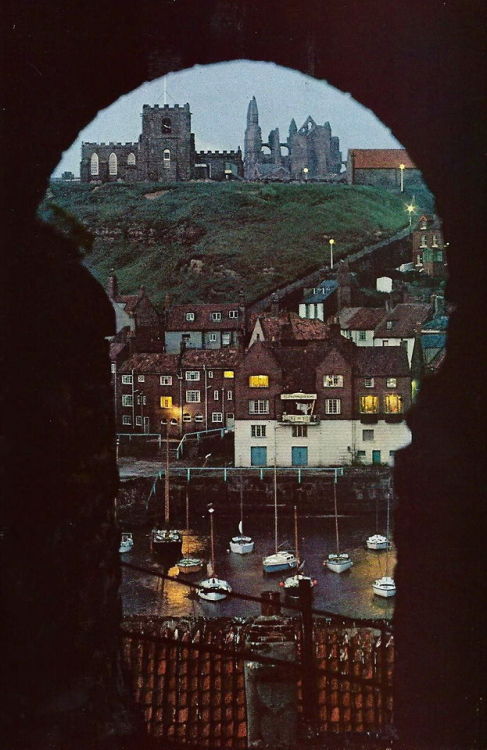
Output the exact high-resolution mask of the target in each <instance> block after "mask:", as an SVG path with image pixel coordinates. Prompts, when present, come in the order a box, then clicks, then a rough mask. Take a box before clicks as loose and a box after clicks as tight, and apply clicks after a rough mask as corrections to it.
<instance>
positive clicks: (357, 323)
mask: <svg viewBox="0 0 487 750" xmlns="http://www.w3.org/2000/svg"><path fill="white" fill-rule="evenodd" d="M386 315H387V311H386V310H385V309H384V308H383V307H359V308H357V310H356V312H354V313H353V314H352V315H351V316H350V317H349V318H348V319H347V320H345V321H344V322H343V323H341V327H342V328H343V329H344V330H354V331H355V330H356V331H360V330H362V331H369V330H370V331H373V330H374V329H375V327H376V326H377V325H378V324H379V323H380V322H381V320H382V319H383V318H384V317H385V316H386Z"/></svg>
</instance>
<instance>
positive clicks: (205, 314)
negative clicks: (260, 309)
mask: <svg viewBox="0 0 487 750" xmlns="http://www.w3.org/2000/svg"><path fill="white" fill-rule="evenodd" d="M230 310H238V313H239V314H238V317H237V318H229V317H228V313H229V312H230ZM190 312H192V313H194V320H186V313H190ZM214 312H215V313H216V312H220V313H221V315H222V319H221V320H211V313H214ZM242 323H243V321H242V312H241V310H240V307H239V303H238V302H216V303H215V304H211V305H191V304H187V305H173V306H172V307H170V308H169V309H168V310H167V311H166V330H167V331H218V330H222V329H223V330H229V329H230V330H233V329H238V328H240V327H241V326H242Z"/></svg>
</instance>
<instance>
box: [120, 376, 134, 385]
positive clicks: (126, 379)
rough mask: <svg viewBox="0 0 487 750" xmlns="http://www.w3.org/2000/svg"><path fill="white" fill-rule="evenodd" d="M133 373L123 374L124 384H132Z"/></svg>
mask: <svg viewBox="0 0 487 750" xmlns="http://www.w3.org/2000/svg"><path fill="white" fill-rule="evenodd" d="M132 382H133V380H132V375H122V385H132Z"/></svg>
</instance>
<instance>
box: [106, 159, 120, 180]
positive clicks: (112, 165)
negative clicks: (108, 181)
mask: <svg viewBox="0 0 487 750" xmlns="http://www.w3.org/2000/svg"><path fill="white" fill-rule="evenodd" d="M117 171H118V167H117V155H116V154H114V153H111V154H110V156H109V157H108V174H109V175H112V177H113V176H114V175H116V174H117Z"/></svg>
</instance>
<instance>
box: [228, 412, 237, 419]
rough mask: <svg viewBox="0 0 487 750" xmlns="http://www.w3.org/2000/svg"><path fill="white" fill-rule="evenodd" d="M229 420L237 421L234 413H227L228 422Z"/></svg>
mask: <svg viewBox="0 0 487 750" xmlns="http://www.w3.org/2000/svg"><path fill="white" fill-rule="evenodd" d="M228 419H235V414H234V413H233V411H227V420H228Z"/></svg>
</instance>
